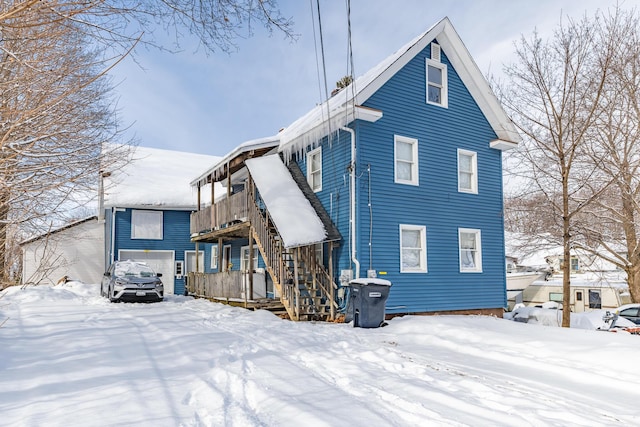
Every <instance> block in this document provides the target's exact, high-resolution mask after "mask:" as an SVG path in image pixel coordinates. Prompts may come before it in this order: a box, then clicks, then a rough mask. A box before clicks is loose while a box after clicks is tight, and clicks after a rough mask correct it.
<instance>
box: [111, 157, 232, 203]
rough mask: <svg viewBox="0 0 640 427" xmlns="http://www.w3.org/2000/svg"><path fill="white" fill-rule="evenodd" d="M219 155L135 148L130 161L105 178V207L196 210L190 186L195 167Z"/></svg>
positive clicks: (206, 165) (207, 162)
mask: <svg viewBox="0 0 640 427" xmlns="http://www.w3.org/2000/svg"><path fill="white" fill-rule="evenodd" d="M219 160H220V157H217V156H208V155H203V154H195V153H186V152H182V151H173V150H161V149H158V148H148V147H140V146H138V147H136V148H135V152H134V154H133V158H132V159H131V162H129V163H128V164H126V165H125V166H124V167H123V168H121V169H119V170H117V171H114V172H112V173H111V175H110V176H108V177H106V178H105V195H104V206H105V207H129V208H150V209H153V208H172V209H178V210H180V209H184V210H188V209H195V207H196V205H197V193H196V192H195V191H193V190H191V189H190V185H189V183H190V181H191V178H192V177H193V171H194V170H204V169H205V168H207V167H209V166H210V165H211V164H213V163H217V162H218V161H219Z"/></svg>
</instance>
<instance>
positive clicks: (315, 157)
mask: <svg viewBox="0 0 640 427" xmlns="http://www.w3.org/2000/svg"><path fill="white" fill-rule="evenodd" d="M307 182H308V183H309V186H310V187H311V189H312V190H313V191H314V192H318V191H321V190H322V147H318V148H316V149H315V150H311V151H309V152H308V153H307Z"/></svg>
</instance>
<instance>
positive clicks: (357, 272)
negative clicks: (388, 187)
mask: <svg viewBox="0 0 640 427" xmlns="http://www.w3.org/2000/svg"><path fill="white" fill-rule="evenodd" d="M340 129H341V130H344V131H346V132H349V133H350V134H351V164H350V166H349V167H350V169H351V172H350V174H349V186H350V197H349V198H350V203H351V209H350V211H351V212H350V214H351V215H350V216H351V217H350V218H349V222H350V223H351V262H353V265H354V269H355V272H354V279H359V278H360V261H358V258H357V255H358V251H357V249H356V132H355V131H354V130H353V129H351V128H349V127H346V126H344V127H341V128H340Z"/></svg>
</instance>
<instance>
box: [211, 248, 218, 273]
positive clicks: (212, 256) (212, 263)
mask: <svg viewBox="0 0 640 427" xmlns="http://www.w3.org/2000/svg"><path fill="white" fill-rule="evenodd" d="M214 249H215V257H214ZM218 251H219V249H218V244H217V243H214V244H213V245H211V259H210V260H209V268H210V269H211V270H217V269H218V257H219V255H218V254H219V252H218ZM214 261H215V262H214Z"/></svg>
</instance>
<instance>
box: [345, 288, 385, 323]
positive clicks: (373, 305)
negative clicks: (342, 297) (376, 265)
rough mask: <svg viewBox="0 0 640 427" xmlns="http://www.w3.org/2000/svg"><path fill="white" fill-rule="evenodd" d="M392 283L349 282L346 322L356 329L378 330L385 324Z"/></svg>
mask: <svg viewBox="0 0 640 427" xmlns="http://www.w3.org/2000/svg"><path fill="white" fill-rule="evenodd" d="M390 289H391V282H389V281H388V280H383V279H354V280H352V281H350V282H349V304H348V305H347V313H346V315H345V322H347V323H348V322H351V321H352V320H353V327H354V328H377V327H379V326H381V325H382V324H383V323H384V314H385V313H384V307H385V304H386V302H387V298H388V297H389V290H390Z"/></svg>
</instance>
